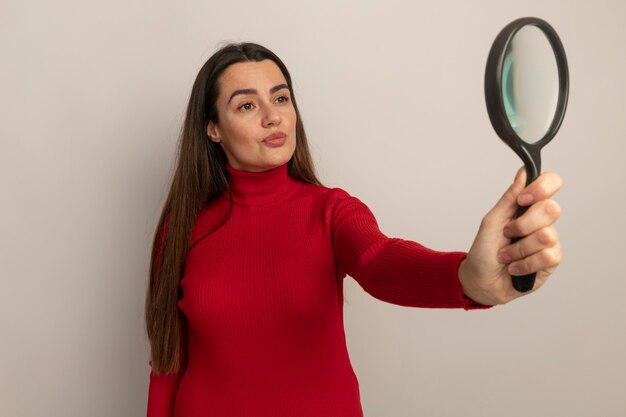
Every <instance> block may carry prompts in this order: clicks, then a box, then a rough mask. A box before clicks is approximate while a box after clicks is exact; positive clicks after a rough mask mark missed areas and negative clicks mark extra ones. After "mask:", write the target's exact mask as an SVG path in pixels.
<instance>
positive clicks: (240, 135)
mask: <svg viewBox="0 0 626 417" xmlns="http://www.w3.org/2000/svg"><path fill="white" fill-rule="evenodd" d="M224 134H225V136H226V140H225V141H226V142H227V143H228V144H229V145H230V146H231V147H241V146H247V145H249V144H251V143H253V142H255V139H254V138H255V136H254V135H255V129H254V128H253V127H252V126H250V124H248V123H245V122H242V121H236V122H231V123H229V125H228V129H226V130H225V132H224Z"/></svg>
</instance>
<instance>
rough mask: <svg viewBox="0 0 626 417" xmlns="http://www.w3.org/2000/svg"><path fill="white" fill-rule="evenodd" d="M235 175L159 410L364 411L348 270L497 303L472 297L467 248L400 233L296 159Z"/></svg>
mask: <svg viewBox="0 0 626 417" xmlns="http://www.w3.org/2000/svg"><path fill="white" fill-rule="evenodd" d="M227 170H228V173H229V184H230V188H231V191H232V202H233V205H232V211H231V212H230V216H229V217H228V220H227V221H226V222H225V223H224V222H223V219H224V215H225V214H227V213H228V211H229V208H230V199H229V196H228V193H224V194H223V195H222V196H221V197H220V198H219V199H217V200H215V201H214V202H213V203H212V204H211V205H209V206H208V207H207V208H206V209H205V210H203V211H202V212H200V214H199V216H198V218H197V220H196V223H195V225H194V229H193V232H192V241H193V242H194V246H193V247H192V249H191V250H190V252H189V253H188V255H187V259H186V265H185V272H184V276H183V278H182V280H181V283H180V286H181V288H182V297H181V299H180V301H179V304H178V305H179V307H180V309H181V310H182V312H183V313H184V315H185V317H186V319H187V320H186V321H187V329H186V332H187V344H188V348H187V351H186V355H187V357H186V362H187V366H186V368H185V370H184V371H182V372H180V373H178V374H168V375H159V376H157V375H156V374H154V373H151V374H150V388H149V397H148V417H157V416H159V417H161V416H164V417H172V416H175V417H200V416H202V417H205V416H212V417H218V416H219V417H244V416H245V417H251V416H255V417H358V416H362V415H363V413H362V410H361V405H360V400H359V385H358V382H357V378H356V376H355V374H354V372H353V369H352V366H351V364H350V359H349V357H348V351H347V348H346V339H345V334H344V327H343V279H344V277H345V276H346V274H347V275H349V276H351V277H353V278H354V279H355V280H356V281H357V282H358V283H359V284H360V285H361V287H363V289H364V290H365V291H367V292H368V293H369V294H371V295H372V296H374V297H376V298H378V299H380V300H383V301H386V302H389V303H393V304H398V305H402V306H412V307H431V308H464V309H466V310H469V309H475V308H486V307H487V306H482V305H480V304H476V303H474V302H473V301H472V300H470V299H469V298H467V297H466V296H465V295H464V294H463V292H462V288H461V285H460V283H459V280H458V275H457V269H458V266H459V263H460V262H461V260H462V259H463V258H464V257H465V255H466V254H465V253H463V252H436V251H432V250H430V249H428V248H426V247H424V246H421V245H420V244H418V243H416V242H412V241H408V240H403V239H398V238H388V237H386V236H385V235H384V234H383V233H382V232H381V231H380V230H379V228H378V225H377V223H376V220H375V218H374V216H373V215H372V213H371V211H370V210H369V209H368V208H367V206H366V205H365V204H363V203H362V202H361V201H360V200H358V199H357V198H355V197H352V196H350V195H349V194H348V193H346V192H345V191H343V190H341V189H339V188H332V189H331V188H326V187H323V186H316V185H311V184H305V183H302V182H300V181H297V180H295V179H293V178H291V177H289V175H288V173H287V164H284V165H281V166H279V167H277V168H274V169H271V170H269V171H265V172H260V173H253V172H246V171H241V170H237V169H234V168H233V167H231V166H230V165H227ZM222 223H224V224H223V225H222V226H221V227H219V228H217V230H215V231H212V230H214V229H215V228H216V225H219V224H222Z"/></svg>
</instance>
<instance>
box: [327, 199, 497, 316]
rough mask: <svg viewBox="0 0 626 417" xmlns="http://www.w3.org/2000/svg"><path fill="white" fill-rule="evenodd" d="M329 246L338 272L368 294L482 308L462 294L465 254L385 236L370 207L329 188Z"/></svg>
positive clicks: (406, 302) (401, 301)
mask: <svg viewBox="0 0 626 417" xmlns="http://www.w3.org/2000/svg"><path fill="white" fill-rule="evenodd" d="M334 191H335V192H336V195H335V198H336V201H335V203H334V207H333V216H332V233H333V245H334V249H335V256H336V261H337V264H338V267H339V269H340V276H343V275H345V274H347V275H350V276H351V277H352V278H354V279H355V280H356V281H357V282H358V284H359V285H360V286H361V287H362V288H363V289H364V290H365V291H366V292H367V293H369V294H370V295H372V296H373V297H375V298H377V299H379V300H382V301H385V302H388V303H392V304H397V305H401V306H407V307H427V308H463V309H465V310H470V309H485V308H490V307H491V306H486V305H482V304H479V303H476V302H474V301H473V300H472V299H470V298H469V297H467V296H466V295H465V294H463V288H462V287H461V283H460V281H459V276H458V268H459V265H460V263H461V261H462V260H463V259H464V258H465V257H466V256H467V254H466V253H465V252H438V251H434V250H431V249H429V248H426V247H425V246H422V245H421V244H419V243H417V242H413V241H410V240H404V239H399V238H389V237H387V236H385V235H384V234H383V233H382V232H381V231H380V229H379V227H378V223H377V221H376V219H375V217H374V215H373V214H372V212H371V211H370V210H369V208H368V207H367V206H366V205H365V204H364V203H363V202H361V201H360V200H359V199H357V198H356V197H353V196H350V195H349V194H348V193H347V192H345V191H343V190H341V189H338V188H336V189H334Z"/></svg>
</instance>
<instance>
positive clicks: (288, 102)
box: [188, 43, 310, 173]
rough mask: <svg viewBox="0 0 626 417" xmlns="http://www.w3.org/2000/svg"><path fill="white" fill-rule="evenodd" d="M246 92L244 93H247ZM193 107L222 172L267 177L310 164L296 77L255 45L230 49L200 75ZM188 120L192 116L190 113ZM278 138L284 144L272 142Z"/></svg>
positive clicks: (221, 50) (236, 46)
mask: <svg viewBox="0 0 626 417" xmlns="http://www.w3.org/2000/svg"><path fill="white" fill-rule="evenodd" d="M242 92H243V93H242ZM189 105H190V106H193V107H195V108H194V109H191V108H190V109H189V110H192V112H191V113H192V115H195V116H196V117H197V118H200V117H201V118H202V124H201V125H200V124H199V123H198V124H196V126H195V128H196V129H198V132H199V129H200V127H202V133H201V134H200V135H201V136H203V137H204V139H205V140H206V139H208V140H209V141H210V142H209V156H210V157H212V159H213V160H215V161H216V162H220V163H221V164H222V166H223V164H224V162H225V161H226V160H228V162H229V163H230V165H231V166H233V167H234V168H238V169H242V170H247V171H265V170H267V169H270V168H273V167H276V166H278V165H281V164H284V163H286V162H289V161H291V160H292V157H294V158H293V159H294V161H291V162H290V168H291V169H290V173H293V171H294V170H293V165H302V163H303V162H305V161H306V162H307V163H306V164H307V165H308V164H310V162H309V161H310V156H309V151H308V144H307V141H306V135H305V134H304V128H303V126H302V119H301V117H300V113H299V111H298V107H297V103H296V100H295V96H294V92H293V86H292V82H291V76H290V74H289V71H288V70H287V67H286V66H285V64H284V63H283V62H282V61H281V60H280V58H278V56H276V55H275V54H274V53H273V52H271V51H270V50H268V49H267V48H265V47H263V46H261V45H258V44H255V43H238V44H228V45H226V46H225V47H223V48H221V49H220V50H218V51H217V52H216V53H215V54H213V56H211V58H209V60H208V61H207V62H206V63H205V65H204V66H203V67H202V69H201V70H200V72H199V74H198V77H197V79H196V83H195V84H194V87H193V91H192V96H191V100H190V103H189ZM188 116H189V113H188ZM274 133H279V134H280V133H283V134H285V135H286V136H285V143H284V144H281V143H280V142H278V141H274V142H267V141H264V139H265V138H266V137H267V136H268V135H271V134H274Z"/></svg>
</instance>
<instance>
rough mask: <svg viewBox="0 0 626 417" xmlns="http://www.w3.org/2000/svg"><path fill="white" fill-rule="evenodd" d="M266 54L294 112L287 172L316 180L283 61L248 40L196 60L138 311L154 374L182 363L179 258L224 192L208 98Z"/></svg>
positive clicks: (173, 369) (214, 118)
mask: <svg viewBox="0 0 626 417" xmlns="http://www.w3.org/2000/svg"><path fill="white" fill-rule="evenodd" d="M265 59H270V60H272V61H274V62H275V63H276V65H278V67H279V68H280V70H281V72H282V73H283V76H284V77H285V80H286V81H287V85H288V86H289V91H290V93H291V98H292V103H293V106H294V108H295V111H296V149H295V152H294V154H293V156H292V157H291V159H290V160H289V162H288V163H287V167H288V168H287V171H288V173H289V176H291V177H292V178H295V179H297V180H300V181H302V182H306V183H309V184H317V185H321V182H320V181H319V180H318V179H317V177H316V174H315V169H314V166H313V161H312V158H311V155H310V152H309V146H308V142H307V138H306V134H305V132H304V125H303V123H302V118H301V117H300V112H299V111H298V106H297V104H296V99H295V95H294V92H293V86H292V83H291V76H290V75H289V71H288V70H287V67H286V66H285V64H283V62H282V61H281V60H280V58H278V56H276V55H275V54H274V53H273V52H271V51H270V50H268V49H267V48H265V47H263V46H261V45H258V44H255V43H249V42H241V43H229V44H226V45H225V46H223V47H222V48H221V49H219V50H218V51H217V52H215V53H214V54H213V55H212V56H211V57H210V58H209V59H208V60H207V62H206V63H205V64H204V65H203V66H202V68H201V69H200V72H199V73H198V76H197V77H196V80H195V82H194V84H193V88H192V90H191V95H190V98H189V104H188V105H187V112H186V115H185V121H184V123H183V126H182V129H181V133H180V137H179V144H178V152H177V155H176V170H175V172H174V175H173V178H172V182H171V186H170V190H169V193H168V196H167V199H166V200H165V204H164V206H163V210H162V212H161V217H160V219H159V222H158V224H157V227H156V230H155V234H154V239H153V242H152V255H151V259H150V272H149V273H150V279H149V285H148V289H147V293H146V305H145V315H146V330H147V334H148V338H149V339H150V347H151V365H152V370H153V371H154V372H155V373H157V374H160V373H169V372H178V371H180V370H181V369H182V368H183V367H184V365H185V364H184V363H183V361H181V358H184V357H185V355H184V350H185V349H186V347H185V339H186V335H185V334H186V332H185V331H184V326H185V321H184V315H183V313H182V312H181V311H180V310H179V308H178V305H177V303H178V300H179V298H180V295H181V294H180V289H179V283H180V280H181V278H182V275H183V272H184V268H185V259H186V257H187V253H188V251H189V250H190V249H191V247H192V245H190V243H191V242H190V237H191V231H192V228H193V225H194V222H195V220H196V218H197V215H198V213H199V212H200V210H202V209H203V208H205V207H206V206H207V205H208V204H209V203H211V202H212V201H213V200H215V199H216V198H217V197H219V196H220V195H222V194H223V193H224V192H227V191H229V185H228V172H227V171H226V155H225V154H224V151H223V150H222V148H221V147H220V146H219V144H217V143H215V142H213V141H211V140H209V137H208V135H207V126H208V123H209V121H213V122H214V123H218V114H217V108H216V106H215V102H216V100H217V97H218V94H219V83H218V81H219V78H220V75H221V74H222V73H223V72H224V70H225V69H226V68H228V66H230V65H232V64H235V63H239V62H249V61H262V60H265ZM231 204H232V201H231ZM196 243H197V242H196Z"/></svg>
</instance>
